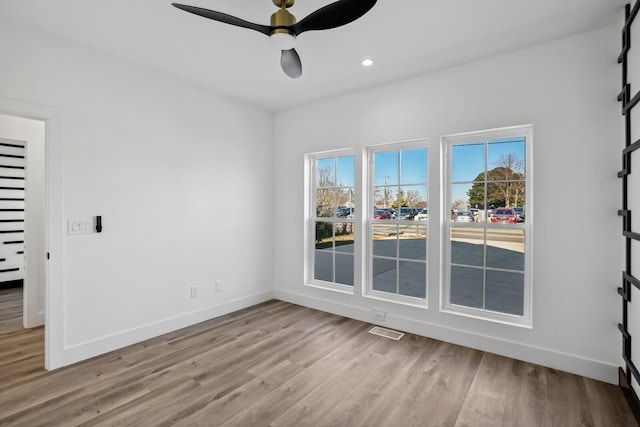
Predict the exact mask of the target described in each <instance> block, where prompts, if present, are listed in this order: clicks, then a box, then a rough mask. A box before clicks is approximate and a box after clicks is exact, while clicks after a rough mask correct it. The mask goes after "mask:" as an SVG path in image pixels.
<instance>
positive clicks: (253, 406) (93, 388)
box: [0, 290, 636, 427]
mask: <svg viewBox="0 0 640 427" xmlns="http://www.w3.org/2000/svg"><path fill="white" fill-rule="evenodd" d="M21 298H22V292H21V290H8V291H7V290H0V426H5V425H6V426H28V427H34V426H76V425H82V426H164V425H179V426H221V425H225V426H269V425H272V426H296V427H297V426H348V427H351V426H385V427H386V426H472V427H476V426H509V427H514V426H525V427H526V426H562V427H565V426H604V427H609V426H612V427H613V426H635V425H636V424H635V422H634V420H633V417H632V415H631V412H630V410H629V409H628V407H627V404H626V402H625V400H624V397H623V395H622V393H621V391H620V390H619V389H618V387H616V386H613V385H609V384H605V383H601V382H597V381H593V380H590V379H586V378H582V377H578V376H575V375H571V374H567V373H564V372H559V371H555V370H552V369H547V368H543V367H540V366H536V365H532V364H529V363H524V362H520V361H516V360H513V359H508V358H505V357H500V356H496V355H493V354H488V353H483V352H481V351H476V350H471V349H468V348H465V347H460V346H456V345H452V344H447V343H444V342H440V341H435V340H432V339H428V338H423V337H418V336H415V335H410V334H409V335H405V336H404V338H402V340H400V341H398V342H396V341H392V340H389V339H387V338H382V337H378V336H375V335H372V334H369V333H367V331H368V329H369V328H370V326H371V325H368V324H365V323H362V322H358V321H355V320H350V319H346V318H343V317H339V316H334V315H331V314H327V313H323V312H320V311H315V310H311V309H307V308H303V307H299V306H296V305H292V304H288V303H284V302H280V301H271V302H267V303H264V304H261V305H258V306H255V307H252V308H249V309H246V310H242V311H239V312H236V313H233V314H230V315H227V316H223V317H220V318H218V319H214V320H211V321H208V322H205V323H201V324H198V325H195V326H192V327H189V328H186V329H183V330H180V331H176V332H173V333H170V334H167V335H163V336H161V337H158V338H155V339H152V340H149V341H145V342H143V343H140V344H136V345H133V346H130V347H127V348H125V349H122V350H118V351H115V352H112V353H109V354H106V355H103V356H100V357H97V358H94V359H91V360H89V361H85V362H82V363H78V364H76V365H74V366H70V367H66V368H62V369H59V370H56V371H53V372H46V371H44V369H43V364H44V361H43V330H42V328H40V329H36V330H33V331H25V330H23V329H22V328H21V326H20V324H21V321H20V316H21V311H22V305H21Z"/></svg>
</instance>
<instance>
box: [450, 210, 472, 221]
mask: <svg viewBox="0 0 640 427" xmlns="http://www.w3.org/2000/svg"><path fill="white" fill-rule="evenodd" d="M453 220H454V221H455V222H475V221H476V217H475V215H474V214H473V212H471V211H458V213H454V214H453Z"/></svg>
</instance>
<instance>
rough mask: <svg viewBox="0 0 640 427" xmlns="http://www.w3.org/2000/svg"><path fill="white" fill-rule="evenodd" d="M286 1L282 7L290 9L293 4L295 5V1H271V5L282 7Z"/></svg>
mask: <svg viewBox="0 0 640 427" xmlns="http://www.w3.org/2000/svg"><path fill="white" fill-rule="evenodd" d="M285 1H286V4H285V5H284V7H287V8H289V7H291V6H293V3H295V0H273V4H275V5H276V6H278V7H282V3H284V2H285Z"/></svg>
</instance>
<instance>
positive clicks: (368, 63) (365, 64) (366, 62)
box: [361, 58, 373, 67]
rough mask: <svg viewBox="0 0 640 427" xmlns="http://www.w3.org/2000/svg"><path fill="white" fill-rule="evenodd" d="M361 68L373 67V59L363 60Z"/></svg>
mask: <svg viewBox="0 0 640 427" xmlns="http://www.w3.org/2000/svg"><path fill="white" fill-rule="evenodd" d="M361 64H362V66H363V67H371V66H372V65H373V58H365V59H363V60H362V62H361Z"/></svg>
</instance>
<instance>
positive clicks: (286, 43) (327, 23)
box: [172, 0, 377, 79]
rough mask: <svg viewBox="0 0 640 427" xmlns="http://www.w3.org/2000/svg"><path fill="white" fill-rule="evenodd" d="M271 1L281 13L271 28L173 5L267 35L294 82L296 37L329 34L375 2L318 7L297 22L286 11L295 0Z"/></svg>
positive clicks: (353, 0) (298, 68)
mask: <svg viewBox="0 0 640 427" xmlns="http://www.w3.org/2000/svg"><path fill="white" fill-rule="evenodd" d="M272 1H273V4H275V5H276V6H278V7H279V8H280V9H279V10H278V11H277V12H276V13H274V14H273V15H271V25H261V24H254V23H253V22H248V21H245V20H244V19H240V18H237V17H235V16H231V15H227V14H226V13H222V12H216V11H215V10H209V9H204V8H201V7H196V6H187V5H184V4H179V3H172V4H173V6H175V7H177V8H178V9H182V10H184V11H186V12H190V13H193V14H195V15H199V16H203V17H205V18H209V19H213V20H214V21H219V22H223V23H225V24H230V25H235V26H237V27H243V28H248V29H250V30H255V31H258V32H260V33H262V34H266V35H267V36H269V37H270V38H271V40H273V41H274V42H275V43H276V44H277V46H278V47H279V49H280V50H281V51H282V54H281V56H280V65H281V66H282V70H283V71H284V72H285V74H286V75H288V76H289V77H291V78H294V79H296V78H298V77H300V76H301V75H302V63H301V62H300V56H298V53H297V52H296V49H295V42H296V37H297V36H299V35H300V34H302V33H304V32H305V31H315V30H329V29H331V28H336V27H340V26H342V25H346V24H348V23H350V22H353V21H355V20H356V19H358V18H360V17H361V16H362V15H364V14H365V13H367V12H368V11H369V10H370V9H371V8H372V7H373V6H374V5H375V4H376V1H377V0H340V1H337V2H335V3H331V4H329V5H327V6H324V7H321V8H320V9H318V10H316V11H315V12H312V13H311V14H310V15H307V16H306V17H305V18H304V19H302V21H300V22H296V17H295V16H293V15H292V14H291V13H289V11H288V10H287V9H288V8H290V7H291V6H293V3H294V2H295V0H272Z"/></svg>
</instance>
